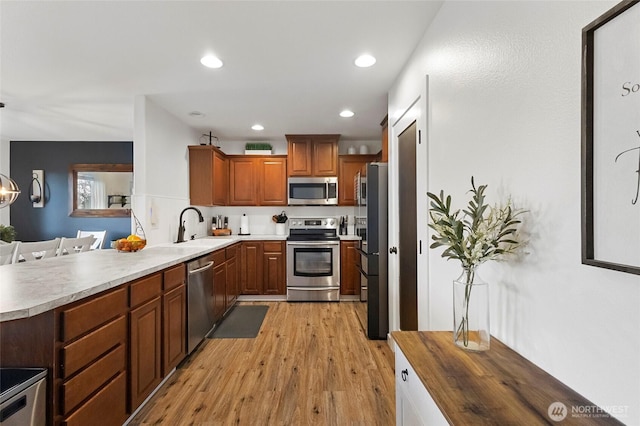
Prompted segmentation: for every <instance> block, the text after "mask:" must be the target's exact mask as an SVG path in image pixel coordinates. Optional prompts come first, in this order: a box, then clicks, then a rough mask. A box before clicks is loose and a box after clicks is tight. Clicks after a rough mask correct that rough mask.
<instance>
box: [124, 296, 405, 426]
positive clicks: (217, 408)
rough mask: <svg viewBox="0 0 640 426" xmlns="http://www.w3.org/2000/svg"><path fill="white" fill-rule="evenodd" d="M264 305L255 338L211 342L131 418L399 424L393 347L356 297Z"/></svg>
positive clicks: (218, 422) (135, 422)
mask: <svg viewBox="0 0 640 426" xmlns="http://www.w3.org/2000/svg"><path fill="white" fill-rule="evenodd" d="M243 304H261V305H262V304H264V305H268V306H269V311H268V312H267V315H266V317H265V320H264V322H263V324H262V328H261V329H260V333H259V335H258V337H257V338H255V339H207V340H205V341H204V342H203V344H202V345H200V347H199V348H198V350H197V351H196V352H194V353H193V354H192V355H191V357H190V358H189V359H188V360H187V361H186V362H185V363H184V364H183V365H182V366H180V367H179V368H178V370H177V371H176V373H175V374H174V375H173V376H172V377H171V378H170V379H169V380H168V381H167V383H165V384H164V386H163V387H162V388H161V389H160V390H159V391H158V393H157V394H156V395H155V396H154V397H153V399H152V400H150V401H149V402H148V403H147V405H146V406H145V407H144V409H143V410H142V411H141V412H140V413H138V415H137V416H136V417H135V418H134V419H133V420H132V421H131V423H130V424H131V425H211V426H213V425H232V424H235V425H252V426H253V425H367V426H369V425H393V424H394V423H395V383H394V369H393V368H394V360H393V352H392V351H391V349H390V348H389V346H388V345H387V342H385V341H371V340H368V339H367V338H366V337H365V335H364V332H363V330H362V326H361V324H360V321H359V320H358V317H357V315H356V309H357V308H358V306H357V305H359V303H353V302H342V303H287V302H243Z"/></svg>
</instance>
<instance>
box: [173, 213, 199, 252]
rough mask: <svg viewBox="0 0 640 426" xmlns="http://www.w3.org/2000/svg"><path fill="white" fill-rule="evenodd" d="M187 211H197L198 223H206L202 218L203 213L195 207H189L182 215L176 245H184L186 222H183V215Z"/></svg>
mask: <svg viewBox="0 0 640 426" xmlns="http://www.w3.org/2000/svg"><path fill="white" fill-rule="evenodd" d="M187 210H195V211H196V212H197V213H198V222H200V223H202V222H204V217H202V212H200V210H198V209H197V208H195V207H187V208H185V209H184V210H182V212H181V213H180V223H178V238H177V239H176V243H184V241H185V239H184V221H183V220H182V215H183V214H184V212H186V211H187Z"/></svg>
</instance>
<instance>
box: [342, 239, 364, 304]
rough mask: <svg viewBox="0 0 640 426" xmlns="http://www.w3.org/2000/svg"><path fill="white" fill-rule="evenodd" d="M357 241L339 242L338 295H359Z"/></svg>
mask: <svg viewBox="0 0 640 426" xmlns="http://www.w3.org/2000/svg"><path fill="white" fill-rule="evenodd" d="M357 249H358V242H357V241H340V294H344V295H356V294H360V271H359V270H358V264H359V263H360V254H359V253H358V250H357Z"/></svg>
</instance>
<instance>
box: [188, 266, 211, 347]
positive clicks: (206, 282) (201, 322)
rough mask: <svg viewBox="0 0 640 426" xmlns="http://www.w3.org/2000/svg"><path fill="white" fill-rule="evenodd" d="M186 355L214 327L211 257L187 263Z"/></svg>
mask: <svg viewBox="0 0 640 426" xmlns="http://www.w3.org/2000/svg"><path fill="white" fill-rule="evenodd" d="M187 275H188V277H187V334H188V336H187V353H188V354H190V353H191V352H193V350H194V349H195V348H196V347H197V346H198V344H200V342H202V340H204V338H205V336H206V335H207V334H208V333H209V332H210V331H211V329H212V328H213V325H214V322H215V321H214V318H215V317H214V315H213V255H211V254H209V255H206V256H202V257H199V258H197V259H194V260H192V261H190V262H187Z"/></svg>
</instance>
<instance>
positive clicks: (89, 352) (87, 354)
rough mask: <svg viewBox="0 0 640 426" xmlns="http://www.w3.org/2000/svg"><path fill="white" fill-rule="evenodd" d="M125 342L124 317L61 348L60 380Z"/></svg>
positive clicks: (125, 328)
mask: <svg viewBox="0 0 640 426" xmlns="http://www.w3.org/2000/svg"><path fill="white" fill-rule="evenodd" d="M126 340H127V319H126V317H125V316H122V317H120V318H118V319H117V320H115V321H113V322H110V323H109V324H107V325H105V326H103V327H101V328H99V329H98V330H96V331H94V332H93V333H90V334H88V335H86V336H84V337H82V338H81V339H79V340H76V341H75V342H73V343H71V344H70V345H67V346H65V347H64V348H62V365H63V366H64V367H63V371H62V372H61V376H62V378H67V377H70V376H71V375H72V374H73V373H75V372H76V371H78V370H80V369H81V368H83V367H84V366H85V365H87V364H89V363H91V362H92V361H94V360H95V359H96V358H98V357H99V356H100V355H102V354H104V353H105V352H107V351H108V350H109V349H111V348H113V347H115V346H117V345H118V344H124V343H125V342H126Z"/></svg>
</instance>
